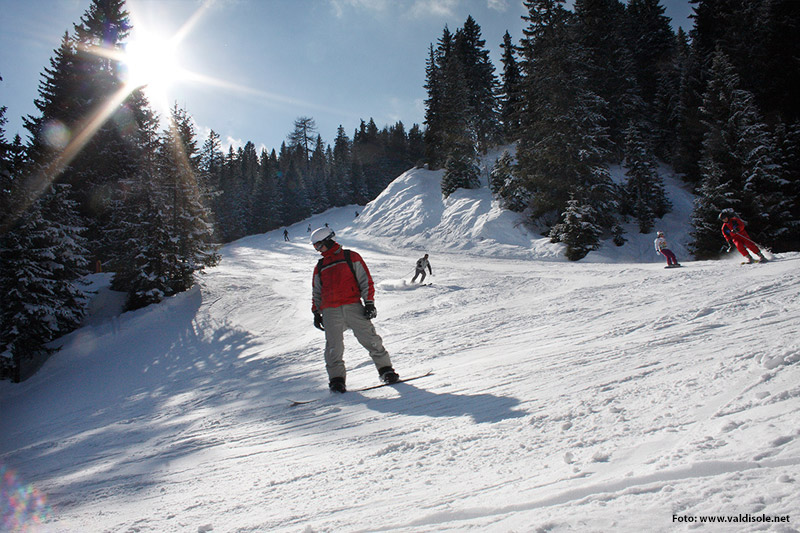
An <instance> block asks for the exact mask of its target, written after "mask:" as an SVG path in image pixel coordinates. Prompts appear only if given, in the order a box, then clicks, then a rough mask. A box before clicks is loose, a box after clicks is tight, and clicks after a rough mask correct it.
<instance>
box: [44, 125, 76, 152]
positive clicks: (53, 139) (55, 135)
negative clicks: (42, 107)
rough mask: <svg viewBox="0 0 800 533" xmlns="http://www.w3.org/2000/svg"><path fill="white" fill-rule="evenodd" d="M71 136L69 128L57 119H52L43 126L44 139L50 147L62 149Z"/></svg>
mask: <svg viewBox="0 0 800 533" xmlns="http://www.w3.org/2000/svg"><path fill="white" fill-rule="evenodd" d="M71 138H72V133H71V132H70V131H69V128H68V127H66V126H65V125H64V124H63V123H62V122H60V121H58V120H52V121H50V122H48V123H47V124H46V125H45V126H44V140H45V142H46V143H47V145H48V146H49V147H50V148H53V149H55V150H63V149H64V148H66V147H67V145H68V144H69V141H70V139H71Z"/></svg>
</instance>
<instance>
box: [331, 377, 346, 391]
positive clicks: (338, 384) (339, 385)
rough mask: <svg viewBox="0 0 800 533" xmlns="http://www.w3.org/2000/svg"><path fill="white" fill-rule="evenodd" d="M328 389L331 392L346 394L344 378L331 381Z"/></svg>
mask: <svg viewBox="0 0 800 533" xmlns="http://www.w3.org/2000/svg"><path fill="white" fill-rule="evenodd" d="M328 388H329V389H330V390H331V392H339V393H345V392H347V387H346V386H345V384H344V378H333V379H331V382H330V383H328Z"/></svg>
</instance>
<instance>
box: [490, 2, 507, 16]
mask: <svg viewBox="0 0 800 533" xmlns="http://www.w3.org/2000/svg"><path fill="white" fill-rule="evenodd" d="M486 5H487V6H488V7H489V9H494V10H495V11H499V12H501V13H505V12H506V10H508V1H507V0H487V1H486Z"/></svg>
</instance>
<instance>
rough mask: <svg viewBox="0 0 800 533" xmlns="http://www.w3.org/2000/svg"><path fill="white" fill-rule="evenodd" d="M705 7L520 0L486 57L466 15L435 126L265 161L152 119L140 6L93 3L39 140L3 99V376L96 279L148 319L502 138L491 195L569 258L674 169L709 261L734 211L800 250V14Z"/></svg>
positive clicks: (772, 241) (30, 353)
mask: <svg viewBox="0 0 800 533" xmlns="http://www.w3.org/2000/svg"><path fill="white" fill-rule="evenodd" d="M87 1H89V0H87ZM690 2H691V4H692V5H693V10H694V16H693V20H694V25H693V28H692V30H691V31H690V32H688V33H686V32H684V31H683V30H682V29H678V30H677V32H676V31H674V30H673V28H672V27H671V25H670V20H669V18H668V17H666V16H665V14H664V13H665V10H664V7H663V6H662V5H661V3H660V0H628V1H627V2H623V1H621V0H575V1H574V3H573V6H572V9H571V10H569V9H567V8H566V6H565V3H564V1H563V0H526V1H525V2H524V5H525V7H526V9H527V15H526V16H525V17H524V21H525V29H524V31H523V35H518V36H512V35H509V34H508V32H506V34H505V36H504V37H503V39H502V42H498V43H490V44H489V45H487V43H486V41H485V39H484V38H483V37H482V34H481V28H480V25H479V23H478V22H477V21H476V20H474V19H473V18H472V17H471V16H470V17H468V18H467V19H466V21H465V22H464V24H463V26H462V27H460V28H457V29H455V31H452V30H451V29H450V28H448V27H447V26H445V27H444V28H443V31H442V34H441V37H440V38H439V39H438V40H437V41H436V42H435V43H430V45H429V47H428V53H427V57H421V58H420V68H424V69H425V86H424V89H425V91H426V99H425V117H424V123H423V124H422V125H418V124H413V125H412V126H411V127H410V128H408V129H407V128H406V126H405V125H404V124H403V123H402V122H397V123H395V124H393V125H386V126H382V127H379V126H378V125H376V124H375V121H374V120H373V119H371V118H370V119H369V120H362V121H361V124H360V126H359V127H358V128H357V129H356V130H355V131H354V132H352V136H349V135H348V132H346V131H345V130H344V128H343V127H341V126H340V127H339V129H338V131H337V132H336V135H335V138H334V139H333V141H332V143H326V142H325V141H323V138H322V135H321V133H320V132H319V131H318V130H317V127H316V124H315V121H314V119H313V118H312V117H308V116H301V117H298V118H297V120H296V121H295V123H294V129H293V131H290V132H288V133H287V139H286V142H284V143H283V144H282V145H281V146H280V147H275V148H274V149H272V150H271V151H268V150H266V149H262V150H261V151H260V152H259V151H258V150H257V149H256V146H255V144H254V143H253V142H250V141H249V142H246V143H245V144H244V146H242V147H241V148H238V149H234V148H233V147H232V146H230V147H224V146H223V145H222V142H221V139H220V136H219V135H218V134H217V133H215V132H214V131H213V130H212V131H211V133H210V134H209V135H208V137H207V138H205V139H200V138H198V135H197V132H196V131H195V130H194V126H193V120H192V117H191V115H190V110H187V109H183V108H180V107H178V106H177V105H175V106H174V107H173V108H172V109H171V112H170V116H169V117H166V120H164V119H165V117H161V116H159V115H158V114H157V113H156V112H154V111H153V108H152V107H151V105H150V103H149V102H148V101H147V98H146V97H145V95H144V94H143V92H142V91H141V90H139V89H130V88H129V87H127V86H126V84H125V83H124V81H123V72H122V71H123V70H124V69H123V66H122V65H121V64H120V60H119V59H118V56H117V55H115V54H113V53H107V52H108V51H121V50H123V48H124V45H125V42H126V38H127V37H128V36H129V34H130V31H131V29H132V27H131V22H130V17H129V13H128V12H127V10H126V5H125V1H124V0H90V1H89V3H90V5H89V7H88V9H87V11H86V12H85V14H84V15H83V17H82V18H81V20H80V21H79V22H78V23H76V24H74V25H73V30H72V31H68V32H66V33H65V34H64V36H63V38H62V40H61V44H60V46H59V48H57V49H56V50H54V51H53V55H52V57H51V59H50V63H49V65H47V66H45V67H44V70H43V73H42V75H41V81H40V84H39V90H38V94H37V95H31V96H32V99H33V100H34V103H35V106H36V109H37V110H38V113H37V114H36V115H35V116H33V115H32V116H27V117H25V119H24V121H25V129H26V130H27V132H28V135H27V139H22V138H21V137H20V136H19V135H16V136H15V137H14V138H13V139H7V136H6V131H5V127H4V126H5V124H6V117H5V113H6V108H5V107H2V102H0V292H1V293H2V294H3V305H2V309H0V375H2V376H4V377H11V378H12V379H15V380H19V378H20V374H19V371H20V366H21V364H22V362H23V361H25V360H28V359H32V358H35V357H40V356H42V354H46V353H47V351H48V348H47V344H48V343H49V342H50V341H52V340H53V339H55V338H57V337H59V336H61V335H63V334H65V333H67V332H69V331H72V330H73V329H75V328H76V327H77V326H78V325H79V324H80V323H81V321H82V319H83V317H84V315H85V311H86V309H85V308H86V297H85V294H84V290H83V289H82V285H81V280H82V279H83V278H84V277H85V276H86V274H88V273H90V272H97V271H104V272H113V273H114V277H113V288H114V289H115V290H118V291H121V292H124V293H126V294H127V308H128V309H136V308H140V307H143V306H146V305H149V304H152V303H156V302H159V301H161V300H162V299H163V298H165V297H168V296H170V295H174V294H177V293H180V292H182V291H185V290H187V289H189V288H190V287H191V286H192V285H193V284H194V282H195V275H196V274H197V273H199V272H202V271H203V270H204V269H205V268H208V267H212V266H214V265H215V264H217V262H218V261H219V255H218V253H217V250H218V247H219V246H220V245H221V244H223V243H227V242H231V241H233V240H236V239H239V238H241V237H244V236H247V235H251V234H256V233H263V232H266V231H270V230H274V229H277V228H281V227H284V226H287V225H290V224H294V223H296V222H298V221H301V220H303V219H305V218H307V217H308V216H309V215H311V214H315V213H321V212H323V211H325V210H327V209H329V208H331V207H337V206H345V205H351V204H358V205H364V204H366V203H367V202H369V201H370V200H372V199H374V198H375V197H376V196H377V195H378V194H380V192H381V191H382V190H383V189H384V188H385V187H386V185H388V184H389V183H390V182H391V181H392V180H393V179H394V178H395V177H397V176H398V175H399V174H401V173H402V172H404V171H405V170H408V169H409V168H411V167H413V166H423V165H425V166H427V167H428V168H430V169H442V170H443V173H442V175H443V178H442V188H441V190H442V194H443V195H444V196H445V197H447V196H449V195H450V194H452V193H453V192H454V191H456V190H457V189H459V188H467V189H469V188H475V187H479V186H480V183H481V180H480V177H481V176H480V172H481V170H480V167H479V158H480V157H481V155H483V154H486V153H487V151H489V150H493V149H497V148H498V147H509V149H508V150H507V151H506V152H504V153H503V154H502V156H501V157H500V158H499V159H498V160H497V161H496V163H494V165H493V168H491V171H490V173H489V176H488V178H489V179H488V183H489V187H490V189H491V191H492V193H493V194H494V195H495V197H496V198H497V199H498V200H499V201H500V202H501V203H502V205H503V206H504V207H506V208H507V209H509V210H512V211H516V212H519V213H522V214H523V216H524V218H525V219H526V220H528V221H529V222H530V224H531V227H535V228H539V230H540V231H542V232H543V233H544V234H545V235H547V236H549V238H550V239H551V240H552V241H553V242H563V243H565V244H566V250H567V257H568V258H569V259H572V260H580V259H581V258H583V257H584V256H585V255H586V254H587V253H588V252H589V251H591V250H593V249H596V248H597V247H598V246H599V243H600V241H601V240H602V239H605V238H608V237H611V236H613V239H614V242H615V243H617V244H619V245H621V244H622V243H624V242H625V238H624V235H623V231H622V229H621V227H622V224H623V223H624V222H630V221H634V222H635V223H636V226H637V227H638V230H639V231H640V232H642V233H649V232H652V231H653V229H654V227H655V226H654V225H655V223H656V219H658V218H659V217H662V216H664V215H665V214H666V213H668V212H669V210H670V208H671V206H670V204H669V202H668V200H667V199H666V198H665V196H664V187H663V183H662V182H661V178H660V176H659V173H658V168H659V166H660V165H662V164H663V165H669V166H670V167H671V168H672V169H674V170H675V171H676V172H677V173H679V174H680V175H681V176H682V177H683V179H684V180H685V182H686V185H687V187H690V188H692V189H693V190H694V191H695V193H696V198H697V200H696V203H695V209H694V213H693V218H692V220H691V225H692V228H693V234H692V236H693V239H694V240H693V242H692V243H691V248H692V251H693V253H694V255H695V257H696V258H698V259H710V258H714V257H716V256H717V255H718V254H719V245H720V236H719V222H718V220H717V216H718V214H719V212H720V210H722V209H723V208H732V209H734V210H735V211H736V212H737V213H738V214H739V216H741V217H742V218H743V219H745V220H747V222H748V229H749V230H750V234H751V235H752V236H753V237H754V238H755V239H756V240H758V241H759V242H762V243H767V244H768V245H769V246H771V247H772V249H773V250H774V251H777V252H780V251H786V250H798V249H800V242H798V241H799V239H800V99H798V98H797V94H800V65H798V58H800V40H798V39H797V37H796V36H797V34H798V30H800V3H799V2H796V1H794V0H690ZM489 47H493V48H494V47H497V48H496V49H499V50H502V61H501V63H502V64H501V65H493V64H492V62H491V60H490V48H489ZM98 50H100V51H105V52H106V53H98ZM1 74H2V72H0V75H1ZM0 83H2V78H0ZM165 123H167V124H168V126H167V127H164V126H163V124H165ZM616 165H621V166H622V167H623V168H624V169H625V176H626V180H625V182H624V183H622V184H620V183H615V182H613V181H612V180H611V174H610V170H609V169H610V167H612V166H616Z"/></svg>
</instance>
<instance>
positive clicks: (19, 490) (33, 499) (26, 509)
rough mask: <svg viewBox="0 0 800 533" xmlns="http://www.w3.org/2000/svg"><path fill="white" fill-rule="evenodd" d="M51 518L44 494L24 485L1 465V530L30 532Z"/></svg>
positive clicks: (15, 475)
mask: <svg viewBox="0 0 800 533" xmlns="http://www.w3.org/2000/svg"><path fill="white" fill-rule="evenodd" d="M49 516H50V507H49V506H48V505H47V498H46V497H45V495H44V494H42V493H41V492H39V491H38V490H37V489H35V488H33V486H32V485H25V484H23V483H22V482H21V481H20V480H19V478H18V477H17V474H16V473H15V472H13V471H12V470H9V469H8V468H6V467H5V466H4V465H0V530H2V531H29V530H31V529H30V528H31V527H32V526H37V525H41V524H43V523H44V522H45V521H46V520H47V519H48V518H49Z"/></svg>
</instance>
